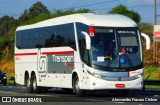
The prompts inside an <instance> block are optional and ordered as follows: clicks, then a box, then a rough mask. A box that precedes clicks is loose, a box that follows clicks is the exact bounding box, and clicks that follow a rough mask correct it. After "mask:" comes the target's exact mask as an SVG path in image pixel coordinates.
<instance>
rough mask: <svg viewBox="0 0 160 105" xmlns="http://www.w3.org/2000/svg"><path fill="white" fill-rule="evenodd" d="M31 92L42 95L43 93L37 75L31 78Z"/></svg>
mask: <svg viewBox="0 0 160 105" xmlns="http://www.w3.org/2000/svg"><path fill="white" fill-rule="evenodd" d="M31 90H32V91H33V93H41V92H42V88H41V87H39V86H37V79H36V76H35V75H33V76H32V78H31Z"/></svg>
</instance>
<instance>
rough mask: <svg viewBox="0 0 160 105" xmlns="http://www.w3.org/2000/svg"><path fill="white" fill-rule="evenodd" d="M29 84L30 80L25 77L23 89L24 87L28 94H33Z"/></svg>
mask: <svg viewBox="0 0 160 105" xmlns="http://www.w3.org/2000/svg"><path fill="white" fill-rule="evenodd" d="M30 83H31V81H30V79H29V77H28V75H27V76H26V77H25V87H26V89H27V92H28V93H32V92H33V91H32V89H31V84H30Z"/></svg>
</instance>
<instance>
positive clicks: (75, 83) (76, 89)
mask: <svg viewBox="0 0 160 105" xmlns="http://www.w3.org/2000/svg"><path fill="white" fill-rule="evenodd" d="M73 92H74V93H75V94H76V96H79V97H81V96H83V95H84V94H85V90H82V89H80V82H79V79H78V76H76V77H75V78H74V79H73Z"/></svg>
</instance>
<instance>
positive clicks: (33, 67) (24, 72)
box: [14, 13, 148, 96]
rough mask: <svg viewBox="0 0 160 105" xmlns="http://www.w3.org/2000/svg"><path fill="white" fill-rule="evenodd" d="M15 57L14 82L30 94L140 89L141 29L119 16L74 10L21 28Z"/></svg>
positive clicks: (78, 94)
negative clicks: (46, 91)
mask: <svg viewBox="0 0 160 105" xmlns="http://www.w3.org/2000/svg"><path fill="white" fill-rule="evenodd" d="M146 42H147V43H148V41H146ZM147 45H148V44H147ZM14 59H15V81H16V83H17V84H19V85H24V86H26V89H27V91H28V92H30V93H41V92H42V91H44V90H47V89H49V88H53V87H55V88H62V89H64V90H66V91H70V90H72V91H73V93H75V94H76V95H77V96H82V95H84V94H85V93H86V91H87V90H112V91H116V92H117V93H118V94H121V95H125V94H127V92H128V91H129V90H141V89H142V88H143V74H144V70H143V56H142V43H141V33H140V31H139V28H138V26H137V24H136V23H135V22H134V21H133V20H131V19H130V18H128V17H126V16H123V15H118V14H94V13H82V14H72V15H67V16H61V17H57V18H52V19H49V20H45V21H42V22H38V23H36V24H32V25H26V26H20V27H18V28H17V29H16V35H15V54H14Z"/></svg>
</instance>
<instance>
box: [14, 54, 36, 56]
mask: <svg viewBox="0 0 160 105" xmlns="http://www.w3.org/2000/svg"><path fill="white" fill-rule="evenodd" d="M25 55H37V53H17V54H14V56H25Z"/></svg>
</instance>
